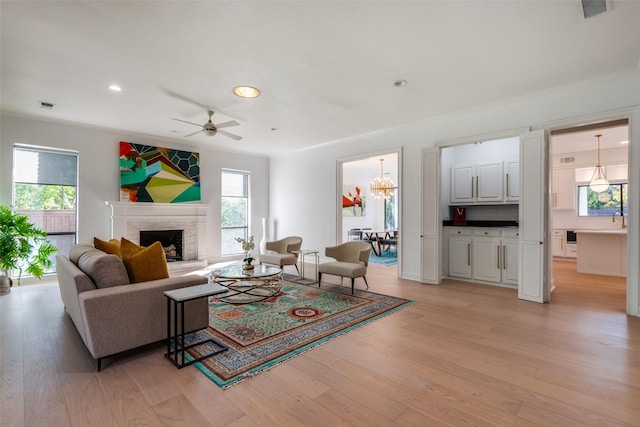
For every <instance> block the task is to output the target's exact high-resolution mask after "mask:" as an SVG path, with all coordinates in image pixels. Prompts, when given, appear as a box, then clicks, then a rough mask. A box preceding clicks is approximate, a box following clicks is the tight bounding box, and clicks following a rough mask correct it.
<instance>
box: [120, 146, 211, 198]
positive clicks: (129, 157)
mask: <svg viewBox="0 0 640 427" xmlns="http://www.w3.org/2000/svg"><path fill="white" fill-rule="evenodd" d="M197 200H200V155H199V154H198V153H193V152H190V151H181V150H172V149H170V148H163V147H154V146H151V145H142V144H132V143H130V142H124V141H121V142H120V201H123V202H124V201H126V202H152V203H181V202H193V201H197Z"/></svg>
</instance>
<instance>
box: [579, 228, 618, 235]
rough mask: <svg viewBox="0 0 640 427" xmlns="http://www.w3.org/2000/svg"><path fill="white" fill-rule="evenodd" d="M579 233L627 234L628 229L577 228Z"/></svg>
mask: <svg viewBox="0 0 640 427" xmlns="http://www.w3.org/2000/svg"><path fill="white" fill-rule="evenodd" d="M575 232H576V233H578V234H624V235H626V234H627V229H624V230H622V229H618V230H575Z"/></svg>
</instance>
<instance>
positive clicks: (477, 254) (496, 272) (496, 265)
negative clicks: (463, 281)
mask: <svg viewBox="0 0 640 427" xmlns="http://www.w3.org/2000/svg"><path fill="white" fill-rule="evenodd" d="M501 252H502V251H501V246H500V239H499V238H496V237H474V238H473V248H472V253H473V257H472V258H471V265H472V277H473V278H474V279H476V280H483V281H485V282H496V283H499V282H500V278H501V274H500V268H501V266H500V261H501V258H502V254H501Z"/></svg>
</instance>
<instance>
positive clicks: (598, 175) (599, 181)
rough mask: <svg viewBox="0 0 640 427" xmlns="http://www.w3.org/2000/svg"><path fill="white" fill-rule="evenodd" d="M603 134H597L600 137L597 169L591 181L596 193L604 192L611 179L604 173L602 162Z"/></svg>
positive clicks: (590, 186) (592, 189)
mask: <svg viewBox="0 0 640 427" xmlns="http://www.w3.org/2000/svg"><path fill="white" fill-rule="evenodd" d="M601 136H602V135H596V138H598V163H597V164H596V170H594V171H593V176H592V177H591V182H589V188H591V191H594V192H596V193H602V192H603V191H605V190H607V189H608V188H609V181H607V177H606V176H605V174H604V167H602V165H601V164H600V137H601Z"/></svg>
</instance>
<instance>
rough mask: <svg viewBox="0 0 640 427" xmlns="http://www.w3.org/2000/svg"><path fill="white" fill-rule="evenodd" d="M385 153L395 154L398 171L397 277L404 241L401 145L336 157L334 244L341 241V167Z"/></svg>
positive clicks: (399, 273) (400, 265)
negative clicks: (398, 237)
mask: <svg viewBox="0 0 640 427" xmlns="http://www.w3.org/2000/svg"><path fill="white" fill-rule="evenodd" d="M385 154H396V156H397V158H396V162H397V165H396V166H397V171H398V176H397V182H396V185H397V186H398V192H397V194H398V201H397V202H398V236H400V239H399V242H398V246H397V247H396V253H397V256H398V264H397V277H401V271H402V252H403V247H404V246H403V243H404V239H403V238H402V224H403V222H404V221H403V218H402V213H403V209H402V200H403V199H402V193H403V188H404V186H403V185H402V147H396V148H393V147H391V148H387V149H382V150H377V151H371V152H368V153H364V154H358V155H355V156H347V157H339V158H338V159H336V200H337V201H338V202H337V203H336V240H335V241H336V244H339V243H340V242H341V241H342V231H343V228H342V223H343V220H342V187H343V185H344V184H343V182H342V180H343V173H342V167H343V165H344V164H345V163H349V162H354V161H358V160H365V159H368V158H370V157H376V156H382V155H385Z"/></svg>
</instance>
